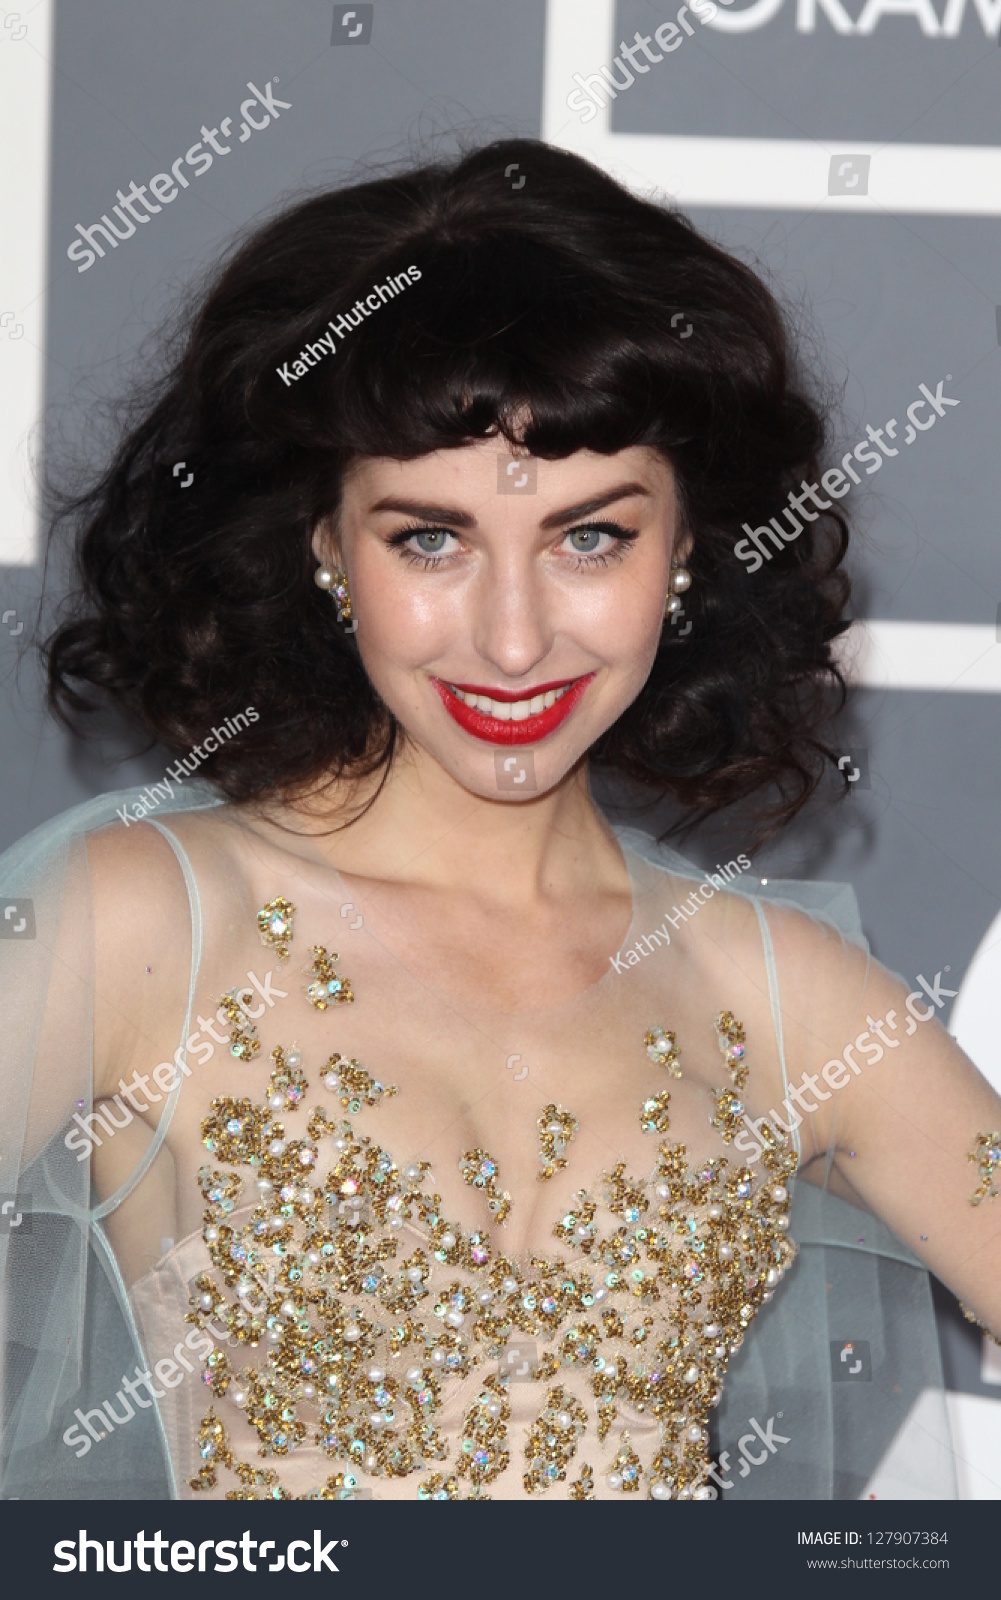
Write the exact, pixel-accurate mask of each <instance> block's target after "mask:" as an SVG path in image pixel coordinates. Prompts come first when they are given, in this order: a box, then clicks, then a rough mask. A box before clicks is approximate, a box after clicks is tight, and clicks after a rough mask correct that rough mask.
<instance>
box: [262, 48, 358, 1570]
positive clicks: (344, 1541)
mask: <svg viewBox="0 0 1001 1600" xmlns="http://www.w3.org/2000/svg"><path fill="white" fill-rule="evenodd" d="M275 82H276V83H277V82H278V79H277V78H276V79H275ZM347 1542H348V1541H347V1540H346V1539H342V1540H341V1544H342V1545H344V1546H345V1547H346V1546H347Z"/></svg>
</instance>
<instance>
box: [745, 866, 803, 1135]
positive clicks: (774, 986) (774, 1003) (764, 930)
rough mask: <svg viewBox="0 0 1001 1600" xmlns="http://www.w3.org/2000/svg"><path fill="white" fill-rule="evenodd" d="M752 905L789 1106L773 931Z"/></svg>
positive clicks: (796, 1132)
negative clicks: (759, 932) (763, 959)
mask: <svg viewBox="0 0 1001 1600" xmlns="http://www.w3.org/2000/svg"><path fill="white" fill-rule="evenodd" d="M751 904H752V905H753V907H754V911H755V915H756V916H757V919H758V927H759V928H760V929H761V944H762V947H763V949H764V952H765V969H766V971H767V973H768V998H769V1000H770V1002H771V1007H772V1021H773V1023H774V1024H775V1043H776V1045H777V1046H778V1052H779V1061H780V1063H781V1066H782V1092H783V1097H784V1099H785V1101H786V1103H787V1104H788V1103H789V1076H788V1073H787V1072H786V1053H785V1044H784V1043H783V1039H782V1007H781V1005H780V1003H779V976H778V970H777V968H776V965H775V949H774V946H773V945H772V935H771V930H770V928H769V926H768V919H767V917H766V916H765V911H764V907H763V906H762V904H761V901H760V900H759V899H758V898H757V896H753V897H752V898H751ZM789 1120H790V1122H791V1123H792V1124H793V1127H792V1143H793V1149H794V1150H795V1152H796V1162H797V1165H798V1163H799V1162H800V1161H801V1160H802V1157H803V1146H802V1143H801V1141H800V1137H799V1124H798V1122H797V1121H796V1119H795V1117H790V1119H789Z"/></svg>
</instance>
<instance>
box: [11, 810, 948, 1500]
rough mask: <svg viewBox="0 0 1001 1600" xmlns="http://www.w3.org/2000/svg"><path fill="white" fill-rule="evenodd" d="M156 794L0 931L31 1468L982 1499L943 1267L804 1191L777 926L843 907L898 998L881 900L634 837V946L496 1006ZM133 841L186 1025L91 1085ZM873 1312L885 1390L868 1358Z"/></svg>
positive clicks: (188, 1489) (534, 1490) (123, 1490)
mask: <svg viewBox="0 0 1001 1600" xmlns="http://www.w3.org/2000/svg"><path fill="white" fill-rule="evenodd" d="M130 804H131V805H132V807H133V809H134V796H129V795H122V794H119V795H112V796H105V797H102V798H101V799H99V800H97V801H94V802H91V803H90V804H89V805H87V806H84V807H79V808H77V809H76V810H75V811H74V812H71V813H69V814H68V815H67V816H66V817H63V818H60V819H57V821H56V823H54V824H51V825H49V826H48V827H47V828H43V829H41V830H39V831H38V832H37V833H36V834H35V835H32V836H30V837H29V838H28V839H27V840H25V841H23V842H22V844H21V845H19V846H18V847H16V848H15V850H14V851H12V852H9V853H8V855H7V857H5V858H4V866H5V874H6V875H5V880H4V889H5V892H6V893H9V894H12V895H15V896H17V897H19V903H20V902H21V900H22V899H25V900H26V899H27V898H29V897H30V900H31V913H32V916H33V918H34V923H33V928H34V937H33V938H29V939H23V940H15V939H9V940H8V941H6V942H5V943H4V944H0V952H2V954H3V957H4V962H3V972H4V975H5V976H4V985H3V993H4V1000H5V1006H6V1007H7V1012H6V1015H7V1021H8V1052H7V1058H6V1064H5V1080H4V1094H5V1104H6V1106H7V1107H8V1115H7V1117H6V1118H5V1122H6V1127H5V1130H4V1135H3V1149H2V1151H0V1155H2V1157H3V1162H2V1166H0V1172H2V1173H3V1174H4V1177H3V1180H2V1182H0V1188H3V1190H4V1192H5V1193H7V1192H8V1191H9V1192H11V1193H13V1192H14V1183H13V1182H12V1175H13V1174H15V1173H19V1176H18V1177H17V1193H18V1194H19V1195H22V1196H23V1197H24V1198H25V1200H26V1201H28V1202H30V1232H29V1230H28V1229H25V1230H24V1232H23V1233H20V1234H17V1233H15V1232H14V1231H13V1230H7V1231H6V1233H5V1234H4V1235H2V1236H0V1250H4V1251H5V1252H6V1266H5V1272H6V1278H5V1285H6V1288H5V1300H6V1313H5V1352H6V1366H7V1371H6V1393H7V1396H8V1400H7V1403H6V1411H5V1416H4V1427H5V1439H4V1462H5V1480H4V1493H5V1494H8V1495H21V1496H22V1497H25V1498H27V1497H31V1496H33V1495H39V1496H44V1495H56V1496H68V1497H73V1496H79V1495H86V1494H92V1493H97V1492H99V1493H101V1494H102V1495H103V1496H106V1497H107V1496H114V1495H120V1496H122V1497H128V1496H130V1495H144V1494H145V1495H160V1496H163V1497H179V1498H188V1497H194V1496H198V1497H202V1498H206V1497H207V1498H219V1497H222V1496H230V1497H245V1498H284V1497H304V1496H313V1497H315V1496H323V1497H331V1498H343V1497H359V1496H361V1497H367V1496H370V1497H372V1498H375V1499H387V1500H388V1499H396V1498H401V1499H415V1498H421V1499H428V1498H437V1499H470V1498H492V1499H510V1498H523V1497H530V1498H533V1499H546V1498H548V1499H565V1498H570V1499H578V1500H579V1499H588V1498H597V1499H605V1498H609V1499H612V1498H622V1497H625V1498H628V1499H631V1500H639V1499H644V1500H649V1499H654V1500H668V1499H682V1500H685V1499H715V1498H717V1497H718V1496H720V1495H722V1496H723V1497H724V1498H734V1499H736V1498H793V1497H796V1498H829V1497H846V1498H847V1497H852V1496H858V1495H860V1494H863V1493H864V1492H865V1491H866V1489H867V1486H868V1485H870V1484H871V1483H873V1482H877V1481H878V1482H879V1484H880V1489H881V1492H889V1493H897V1494H900V1495H901V1496H904V1497H910V1496H915V1497H920V1496H932V1495H934V1496H937V1497H943V1496H945V1497H949V1496H952V1495H954V1494H955V1484H954V1479H953V1475H952V1464H951V1456H950V1452H949V1448H948V1434H947V1427H946V1424H945V1422H944V1408H943V1406H942V1381H941V1370H940V1367H939V1359H938V1347H937V1340H936V1336H935V1327H934V1320H933V1317H932V1313H931V1300H930V1294H929V1288H928V1277H927V1273H926V1272H925V1270H924V1268H923V1267H922V1265H921V1263H920V1262H919V1261H918V1260H917V1258H915V1257H914V1256H913V1255H912V1254H911V1253H910V1252H909V1251H908V1250H907V1249H906V1248H905V1247H904V1246H903V1245H902V1244H900V1243H899V1241H897V1240H896V1239H895V1238H894V1237H893V1235H892V1234H891V1233H890V1232H889V1230H888V1229H887V1228H885V1227H884V1226H883V1225H882V1224H880V1223H879V1222H877V1221H876V1219H875V1218H873V1217H871V1216H869V1215H867V1214H864V1213H863V1212H861V1211H860V1210H859V1209H858V1207H857V1206H855V1205H854V1204H849V1203H848V1202H847V1201H846V1200H845V1199H843V1198H839V1197H837V1196H836V1195H834V1194H833V1193H830V1192H827V1191H826V1190H825V1188H824V1187H823V1175H822V1176H821V1178H820V1180H819V1182H817V1181H811V1182H806V1181H804V1180H802V1179H801V1180H797V1179H796V1177H795V1174H796V1170H797V1166H798V1164H799V1161H800V1157H801V1136H800V1130H799V1128H798V1127H797V1125H796V1119H795V1118H790V1117H788V1115H787V1116H786V1122H787V1124H788V1125H789V1126H788V1131H787V1129H786V1128H785V1127H783V1125H782V1122H781V1120H780V1117H779V1116H778V1115H776V1114H775V1111H776V1108H779V1105H780V1096H781V1093H782V1090H783V1088H785V1087H787V1086H788V1081H789V1079H790V1078H791V1077H792V1076H793V1073H792V1067H793V1066H794V1065H795V1066H796V1067H797V1071H798V1069H799V1067H800V1066H801V1065H802V1063H801V1062H799V1061H792V1060H789V1059H787V1058H788V1057H789V1054H790V1044H789V1039H788V1033H789V1029H788V1025H786V1026H785V1028H784V1008H786V1007H788V1005H789V997H788V996H787V995H785V994H784V993H783V987H782V979H783V973H782V971H781V970H780V968H781V963H779V962H777V961H776V956H775V947H774V939H773V934H774V932H775V930H776V929H777V928H778V926H779V924H780V923H781V922H782V920H783V919H785V925H786V927H788V919H789V918H797V917H798V918H802V919H804V920H805V919H812V921H814V922H820V923H822V924H823V925H824V926H825V927H826V928H828V929H829V930H830V931H831V934H832V937H834V938H835V939H836V940H837V941H838V943H839V944H843V945H844V946H845V947H846V948H847V947H849V946H850V947H851V948H852V949H853V950H855V951H856V953H857V956H858V960H857V962H856V966H855V969H854V970H856V971H857V974H858V985H859V994H858V996H857V997H853V999H854V998H857V999H858V1001H859V1003H860V1004H861V1005H862V1006H863V1008H864V998H863V992H864V984H865V975H866V972H867V971H868V969H869V965H870V963H869V960H868V956H867V951H866V947H865V942H864V939H863V937H862V935H861V932H860V930H859V927H858V918H857V911H856V908H855V904H854V896H853V895H852V893H851V891H850V890H849V889H847V888H845V887H844V886H841V885H824V884H789V883H784V884H775V883H772V884H770V885H769V886H768V887H767V889H766V888H763V887H762V886H761V885H760V884H759V883H758V882H757V880H756V879H755V878H754V877H753V874H752V873H750V872H749V871H744V870H742V867H743V863H742V862H740V863H738V862H729V863H721V864H720V869H719V871H718V872H717V871H715V870H714V871H713V872H712V873H711V874H710V876H709V877H708V878H707V875H706V874H705V873H703V872H702V871H701V870H700V869H698V868H697V867H695V866H694V865H693V864H691V863H690V862H687V861H685V860H684V859H683V858H682V857H681V856H679V855H677V854H676V853H675V852H673V851H671V850H668V849H666V848H664V847H658V846H656V845H655V844H654V843H653V842H652V841H651V840H650V839H649V838H647V837H646V836H644V835H643V834H641V833H639V832H636V831H633V830H629V829H618V830H616V831H617V834H618V838H619V842H620V845H621V847H622V850H623V855H624V858H625V862H626V866H627V868H628V872H629V877H630V883H631V889H632V897H633V914H632V921H631V925H630V927H629V929H628V932H627V933H626V935H625V937H624V939H623V942H622V945H621V947H620V949H619V950H618V951H616V952H611V953H610V956H609V967H608V970H607V972H606V973H605V974H604V976H603V977H602V978H601V979H600V980H599V981H598V982H596V983H595V984H593V985H592V986H591V987H590V988H588V989H587V990H586V991H585V992H584V993H583V994H578V995H576V996H573V997H572V998H570V999H568V1000H559V1001H558V1002H557V1003H555V1004H553V1005H552V1006H550V1007H547V1008H544V1009H539V1008H535V1007H525V1006H520V1005H517V1004H515V1005H513V1006H511V1007H510V1008H509V1009H507V1010H505V1011H503V1012H501V1011H497V1010H495V1009H491V1008H490V1007H489V1006H486V1005H483V1004H480V1005H472V1004H470V1003H469V1000H468V997H465V998H461V997H459V998H457V997H456V996H454V995H451V994H450V991H449V983H448V974H447V972H443V971H441V970H439V968H438V967H437V965H436V963H435V961H434V958H433V953H431V954H428V955H427V956H426V957H422V956H421V954H420V953H419V952H418V953H415V952H414V951H413V950H412V949H411V948H408V946H407V942H406V930H405V929H400V928H398V927H394V926H393V925H392V924H391V923H390V922H388V921H386V920H385V919H382V920H380V918H379V916H378V914H377V913H375V912H373V913H371V914H369V915H363V914H362V910H361V909H360V908H359V906H358V905H357V904H356V901H357V893H353V892H352V889H351V884H350V882H349V881H346V880H345V879H342V878H341V876H340V875H339V874H338V872H337V871H336V870H335V869H334V868H333V867H331V866H330V865H328V864H326V863H322V862H319V861H313V862H309V863H308V865H307V864H306V863H304V861H303V859H302V858H301V857H295V856H293V855H291V854H285V853H283V852H282V851H281V850H280V849H279V848H277V847H275V846H274V845H272V844H271V843H269V842H266V841H264V840H262V838H261V837H260V836H259V835H255V834H253V833H250V832H248V830H247V829H246V828H245V827H244V825H243V823H242V822H241V820H240V815H239V811H238V809H235V808H233V807H230V806H223V805H221V804H220V803H219V801H218V799H217V798H216V797H215V796H214V794H213V793H212V791H211V790H209V789H208V787H207V786H196V785H192V786H189V789H188V792H187V794H186V795H184V796H183V797H175V798H174V799H173V801H172V802H166V801H165V802H163V803H162V804H160V805H159V806H157V807H156V808H155V809H153V808H150V814H149V817H148V819H147V820H146V821H145V822H143V823H141V824H140V823H138V822H137V821H135V820H129V821H126V818H131V817H132V810H130V809H129V807H130ZM123 813H124V814H123ZM102 829H103V830H104V831H103V835H102V837H104V838H113V839H114V840H115V845H114V848H116V849H121V850H130V851H134V852H136V864H137V865H136V870H137V872H142V873H144V874H146V873H152V877H151V878H150V880H149V881H150V885H151V887H150V891H149V892H150V896H151V900H150V904H149V908H148V927H145V928H143V929H142V930H141V931H140V933H139V934H138V936H137V945H138V946H141V948H137V950H136V959H137V960H139V959H142V960H143V961H144V962H145V963H146V971H147V972H148V974H149V978H150V995H151V1003H150V1018H151V1021H150V1028H149V1039H148V1045H147V1048H148V1051H149V1052H156V1053H149V1054H148V1055H147V1057H146V1060H147V1063H148V1064H147V1066H146V1067H145V1069H144V1073H143V1074H141V1075H140V1077H141V1081H142V1083H143V1084H144V1085H145V1087H139V1085H137V1084H136V1081H135V1079H134V1078H133V1079H132V1080H131V1084H132V1087H131V1088H130V1081H129V1080H128V1078H123V1080H122V1085H121V1088H120V1091H119V1092H118V1093H117V1094H116V1095H111V1096H108V1095H106V1096H105V1097H104V1098H103V1099H101V1100H100V1101H98V1102H95V1100H94V1098H93V1076H92V1063H91V1059H90V1056H91V1037H92V1030H91V1015H92V1006H93V999H92V990H93V985H94V982H95V977H94V973H95V964H96V967H97V969H98V970H99V967H100V952H98V954H97V956H95V953H94V948H93V945H94V940H93V935H92V924H93V921H94V916H93V911H92V908H91V901H90V897H91V893H92V889H91V874H90V870H89V866H88V859H89V857H88V850H89V846H90V842H91V841H93V839H95V838H96V837H97V836H98V833H99V830H102ZM114 830H117V832H115V831H114ZM744 860H746V858H744ZM140 881H142V880H140ZM707 886H711V887H709V888H708V892H707ZM697 890H698V891H699V892H696V891H697ZM178 964H179V968H178ZM165 968H166V976H164V969H165ZM175 968H177V969H178V970H183V972H184V974H185V977H186V979H187V993H186V995H185V994H184V993H183V992H181V993H180V995H178V996H177V997H176V1001H172V1000H170V996H169V994H168V995H166V1001H165V994H166V989H165V988H164V985H166V986H167V989H169V981H170V972H171V971H173V970H174V969H175ZM161 978H163V982H162V983H161V981H160V980H161ZM175 987H176V986H175ZM182 991H183V985H182ZM168 1002H169V1003H168ZM809 1005H810V997H809V994H799V995H797V996H796V997H795V1007H794V1009H795V1011H796V1016H797V1028H798V1030H799V1031H798V1032H797V1035H796V1037H797V1038H799V1037H801V1036H802V1037H806V1036H807V1035H808V1033H809V1015H808V1013H809ZM165 1014H166V1015H167V1016H168V1023H169V1031H170V1037H169V1040H168V1042H167V1044H166V1045H164V1043H163V1041H164V1038H165V1037H166V1035H165V1033H164V1031H163V1026H162V1024H163V1019H164V1016H165ZM203 1024H204V1026H203ZM796 1049H797V1047H796V1046H795V1045H794V1046H792V1054H793V1056H795V1055H796ZM134 1059H136V1060H141V1059H142V1056H141V1055H136V1056H135V1057H134ZM31 1063H34V1074H33V1076H32V1072H31ZM154 1085H156V1088H154ZM126 1091H128V1093H126ZM140 1107H141V1108H142V1109H141V1110H140V1109H139V1108H140ZM748 1119H749V1120H748ZM749 1129H753V1130H754V1136H752V1135H751V1134H750V1133H749V1131H748V1130H749ZM22 1150H23V1154H21V1155H20V1157H19V1151H22ZM19 1160H20V1165H19ZM816 1165H817V1164H816V1163H815V1166H816ZM821 1166H822V1164H821ZM22 1209H23V1207H22ZM851 1340H854V1341H857V1344H858V1348H859V1350H861V1349H862V1348H863V1346H864V1348H865V1350H866V1352H867V1355H866V1359H867V1360H870V1361H871V1364H872V1370H873V1372H878V1373H879V1374H881V1376H880V1378H879V1379H878V1381H877V1382H875V1383H869V1384H868V1385H867V1387H865V1388H863V1387H862V1385H861V1384H854V1385H853V1384H851V1383H846V1382H843V1381H841V1376H842V1375H841V1373H840V1372H839V1371H838V1370H837V1362H836V1353H837V1350H838V1346H839V1345H841V1346H844V1344H845V1342H846V1341H851ZM832 1352H833V1353H832ZM130 1373H131V1374H134V1375H135V1381H133V1379H131V1378H130V1381H129V1382H128V1383H126V1382H125V1378H126V1375H127V1374H130ZM919 1403H920V1405H921V1407H923V1409H922V1411H921V1416H922V1419H923V1424H924V1426H923V1428H922V1430H920V1434H921V1439H922V1440H923V1443H922V1444H921V1447H920V1449H917V1450H915V1449H910V1448H907V1449H901V1448H900V1441H901V1439H902V1438H904V1437H905V1435H906V1425H907V1419H908V1417H909V1415H910V1414H911V1413H912V1411H913V1410H914V1407H915V1406H916V1405H918V1404H919ZM929 1407H930V1408H931V1410H929ZM932 1414H934V1417H935V1419H936V1420H935V1423H934V1425H933V1426H931V1427H929V1426H928V1419H929V1417H930V1416H931V1415H932ZM902 1430H904V1432H903V1433H902ZM738 1439H739V1440H740V1441H741V1444H740V1451H739V1463H740V1464H739V1467H738V1466H737V1465H736V1463H737V1461H738V1448H737V1441H738ZM746 1440H750V1443H745V1441H746ZM880 1473H882V1474H883V1476H882V1478H880Z"/></svg>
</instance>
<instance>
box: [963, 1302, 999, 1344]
mask: <svg viewBox="0 0 1001 1600" xmlns="http://www.w3.org/2000/svg"><path fill="white" fill-rule="evenodd" d="M959 1309H960V1311H961V1312H962V1313H963V1316H964V1317H965V1318H966V1320H967V1322H972V1323H973V1325H974V1327H977V1328H979V1329H980V1331H981V1333H986V1335H987V1337H988V1339H993V1341H994V1343H995V1344H997V1345H1001V1334H997V1333H995V1332H994V1330H993V1328H989V1327H988V1326H987V1324H986V1322H981V1320H980V1318H979V1317H978V1316H977V1313H976V1312H975V1311H971V1310H970V1308H969V1306H968V1305H965V1304H964V1303H963V1301H962V1300H960V1302H959Z"/></svg>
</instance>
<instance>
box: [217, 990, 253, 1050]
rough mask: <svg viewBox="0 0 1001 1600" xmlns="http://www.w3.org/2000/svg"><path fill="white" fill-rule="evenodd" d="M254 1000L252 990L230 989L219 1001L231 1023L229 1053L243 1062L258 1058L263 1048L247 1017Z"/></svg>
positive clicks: (220, 1007)
mask: <svg viewBox="0 0 1001 1600" xmlns="http://www.w3.org/2000/svg"><path fill="white" fill-rule="evenodd" d="M253 998H254V994H253V990H252V989H230V991H229V993H228V994H224V995H223V997H222V999H221V1000H220V1001H219V1010H220V1011H224V1012H225V1013H226V1020H227V1022H228V1023H229V1053H230V1055H231V1056H236V1057H238V1058H239V1059H241V1060H243V1061H249V1060H250V1058H251V1056H256V1055H257V1052H258V1051H259V1050H260V1048H261V1041H260V1039H259V1038H258V1037H257V1029H256V1028H255V1027H254V1024H253V1022H252V1021H251V1020H250V1018H249V1017H248V1015H247V1007H248V1006H249V1005H250V1004H251V1003H252V1002H253Z"/></svg>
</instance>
